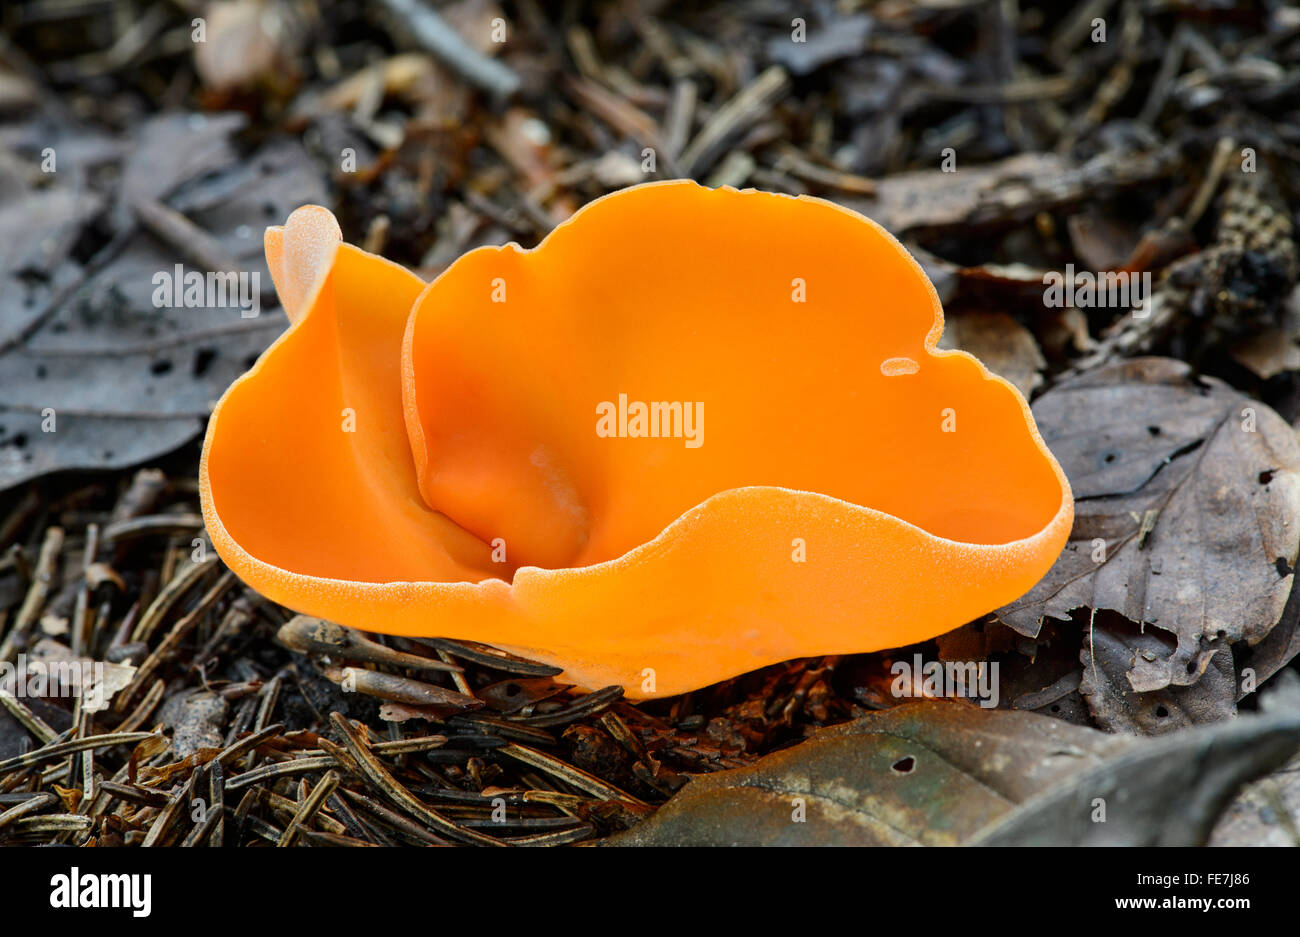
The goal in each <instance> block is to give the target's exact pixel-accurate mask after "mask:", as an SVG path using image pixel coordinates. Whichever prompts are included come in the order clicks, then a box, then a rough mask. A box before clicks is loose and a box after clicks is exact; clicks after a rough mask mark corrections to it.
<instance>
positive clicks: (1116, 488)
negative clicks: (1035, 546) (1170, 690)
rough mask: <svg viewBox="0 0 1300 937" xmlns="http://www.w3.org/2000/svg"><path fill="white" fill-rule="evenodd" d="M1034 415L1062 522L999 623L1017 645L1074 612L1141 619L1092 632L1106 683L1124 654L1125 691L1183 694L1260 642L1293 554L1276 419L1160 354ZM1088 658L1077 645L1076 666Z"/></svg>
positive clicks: (1115, 370)
mask: <svg viewBox="0 0 1300 937" xmlns="http://www.w3.org/2000/svg"><path fill="white" fill-rule="evenodd" d="M1034 414H1035V418H1036V419H1037V421H1038V426H1039V429H1040V431H1041V432H1042V434H1043V438H1044V440H1045V441H1046V442H1047V444H1048V446H1049V447H1050V448H1051V449H1052V452H1053V453H1055V455H1056V457H1057V458H1058V459H1059V460H1060V462H1061V465H1062V467H1063V468H1064V469H1065V471H1066V474H1067V475H1068V476H1069V478H1070V483H1071V486H1072V488H1073V490H1074V496H1075V524H1074V530H1073V532H1072V534H1071V539H1070V542H1069V544H1068V545H1067V546H1066V549H1065V550H1064V552H1063V553H1062V554H1061V556H1060V558H1059V559H1058V560H1057V562H1056V565H1055V566H1053V568H1052V569H1051V570H1050V571H1049V572H1048V574H1047V575H1046V576H1045V577H1044V578H1043V580H1042V581H1041V582H1040V583H1039V584H1038V585H1037V586H1036V587H1035V588H1034V589H1033V590H1032V591H1030V592H1029V593H1028V594H1027V595H1026V596H1025V597H1023V598H1022V599H1019V600H1018V601H1016V602H1014V603H1012V604H1011V605H1008V606H1006V607H1005V608H1003V609H1001V610H1000V611H999V612H998V613H997V616H998V618H999V619H1000V620H1001V621H1003V622H1004V623H1006V624H1008V625H1010V626H1011V627H1012V628H1015V629H1016V630H1017V631H1020V632H1021V633H1022V634H1026V635H1034V634H1037V632H1038V629H1039V627H1040V625H1041V624H1042V622H1043V619H1044V618H1046V617H1051V618H1058V619H1063V620H1065V619H1069V618H1070V613H1071V612H1072V611H1074V610H1076V609H1085V610H1098V611H1100V610H1107V609H1108V610H1111V611H1114V612H1117V613H1119V614H1120V615H1122V616H1123V617H1125V618H1127V619H1128V620H1129V621H1130V622H1135V623H1142V624H1143V628H1142V629H1140V630H1139V631H1137V632H1134V633H1132V634H1127V635H1126V634H1120V633H1117V632H1112V633H1111V634H1108V635H1104V636H1103V638H1102V646H1103V653H1102V654H1101V658H1102V660H1103V662H1104V666H1103V669H1104V670H1106V671H1107V672H1112V674H1113V671H1115V669H1116V668H1122V667H1124V666H1125V664H1126V658H1127V671H1126V677H1127V681H1128V684H1129V685H1130V687H1131V689H1132V690H1133V691H1135V692H1138V693H1151V692H1154V691H1158V690H1163V689H1164V688H1166V687H1170V686H1174V687H1186V686H1189V685H1191V684H1194V683H1196V682H1197V681H1199V680H1201V679H1202V677H1203V675H1205V674H1206V672H1207V668H1209V667H1210V664H1211V659H1212V658H1213V657H1214V656H1215V654H1216V653H1217V652H1218V649H1219V648H1221V647H1222V646H1223V645H1224V644H1239V643H1240V644H1245V645H1248V646H1254V645H1256V644H1259V643H1260V642H1261V641H1263V640H1264V639H1265V638H1266V637H1267V636H1268V634H1269V632H1270V631H1271V630H1272V629H1273V628H1274V626H1275V625H1276V624H1277V623H1278V621H1279V618H1280V617H1281V615H1282V610H1283V607H1284V606H1285V604H1286V601H1287V597H1288V596H1289V594H1290V592H1291V585H1292V579H1293V566H1294V564H1295V561H1296V553H1297V549H1298V548H1300V475H1297V472H1298V471H1300V443H1297V439H1296V434H1295V431H1294V430H1292V429H1291V427H1289V426H1288V425H1287V424H1286V423H1285V422H1284V421H1283V420H1282V418H1281V417H1279V416H1278V415H1277V414H1276V413H1274V412H1273V411H1272V410H1271V409H1269V408H1268V407H1267V406H1265V405H1264V404H1261V403H1259V402H1257V401H1253V400H1251V399H1249V398H1247V397H1245V396H1244V395H1242V394H1241V393H1239V392H1237V391H1235V390H1233V389H1232V388H1231V387H1229V386H1228V385H1226V384H1224V383H1222V382H1221V381H1218V380H1215V379H1213V378H1203V377H1196V376H1194V375H1193V374H1192V372H1191V368H1190V367H1189V366H1188V365H1186V364H1184V363H1182V362H1179V361H1174V360H1171V359H1163V358H1138V359H1133V360H1130V361H1125V362H1120V363H1117V364H1113V365H1109V366H1106V367H1103V368H1100V369H1098V370H1097V371H1096V372H1094V373H1091V374H1088V375H1085V376H1083V377H1080V378H1077V379H1075V380H1073V381H1069V382H1067V383H1065V384H1063V385H1061V386H1060V387H1058V388H1055V389H1053V390H1052V391H1050V392H1049V393H1047V394H1044V395H1043V396H1042V397H1041V398H1039V400H1038V402H1037V403H1036V404H1035V406H1034ZM1085 621H1086V619H1085ZM1093 626H1094V634H1093V639H1094V640H1093V653H1094V654H1095V653H1096V648H1097V633H1096V628H1097V627H1098V626H1097V623H1096V622H1095V621H1093ZM1100 627H1108V626H1106V625H1105V624H1104V623H1103V625H1102V626H1100ZM1153 628H1158V629H1161V631H1163V632H1166V633H1167V634H1168V635H1169V636H1171V640H1170V642H1169V643H1168V644H1167V646H1164V647H1156V646H1153V645H1151V640H1152V638H1151V637H1149V636H1147V634H1148V633H1149V632H1151V631H1152V629H1153ZM1135 634H1136V635H1138V636H1141V637H1140V640H1139V638H1138V637H1135V636H1134V635H1135ZM1111 641H1114V642H1117V643H1116V644H1115V646H1114V647H1112V646H1111V644H1110V642H1111ZM1088 650H1089V648H1088V642H1087V641H1085V647H1084V663H1085V665H1087V664H1088V663H1089V661H1090V658H1089V657H1088ZM1121 696H1122V694H1121ZM1090 699H1091V702H1092V708H1093V715H1094V717H1095V718H1097V719H1098V720H1099V721H1100V722H1101V724H1102V725H1105V726H1108V727H1111V728H1129V729H1132V728H1134V727H1135V726H1141V724H1142V722H1143V720H1141V719H1136V718H1134V717H1132V716H1131V715H1129V716H1123V717H1122V716H1121V715H1120V713H1119V711H1118V710H1117V709H1116V702H1115V700H1116V699H1117V698H1116V697H1114V696H1113V694H1111V695H1107V694H1100V695H1098V694H1094V696H1093V697H1091V698H1090ZM1219 699H1220V703H1219V704H1218V705H1219V706H1220V709H1222V706H1223V702H1222V700H1223V697H1222V696H1221V695H1220V697H1219ZM1198 705H1199V706H1200V707H1201V709H1202V711H1206V710H1205V709H1204V706H1203V705H1202V704H1198ZM1193 721H1196V720H1193Z"/></svg>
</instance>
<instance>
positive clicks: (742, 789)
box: [609, 701, 1300, 846]
mask: <svg viewBox="0 0 1300 937" xmlns="http://www.w3.org/2000/svg"><path fill="white" fill-rule="evenodd" d="M1297 749H1300V708H1296V707H1294V706H1293V707H1291V708H1289V709H1287V710H1286V711H1285V712H1281V713H1275V714H1271V715H1268V716H1242V717H1240V718H1238V719H1235V720H1233V721H1231V722H1229V723H1225V724H1222V725H1216V726H1212V727H1208V728H1197V729H1189V730H1186V731H1183V732H1179V733H1176V734H1174V735H1170V736H1167V737H1165V738H1161V739H1157V740H1147V739H1137V738H1134V737H1131V736H1127V737H1125V736H1115V735H1110V734H1108V733H1104V732H1098V731H1096V730H1094V729H1086V728H1083V727H1081V726H1072V725H1068V724H1066V723H1064V722H1061V721H1060V720H1057V719H1052V718H1049V717H1046V716H1039V715H1036V714H1034V713H1027V712H1008V711H1005V710H983V709H978V708H975V707H972V706H969V705H966V704H963V703H956V702H947V701H930V702H922V703H914V704H908V705H904V706H899V707H897V708H895V709H890V710H885V711H882V712H878V713H873V714H871V715H870V716H867V717H865V718H863V719H860V720H858V721H856V722H852V723H848V724H846V725H843V726H836V727H834V728H831V729H823V730H821V731H819V732H817V733H816V734H815V735H814V736H813V737H812V738H811V739H809V740H808V741H806V742H804V743H802V744H800V745H797V746H795V747H794V748H790V749H786V750H785V751H781V752H778V753H776V754H773V755H769V756H768V757H766V758H763V759H761V760H760V761H759V762H757V763H756V764H754V765H752V766H750V767H747V768H742V769H738V770H734V771H722V772H719V773H717V774H712V775H705V776H702V777H697V778H695V779H693V780H692V781H691V782H690V784H688V785H687V786H686V788H685V789H684V790H683V791H682V792H680V793H679V794H677V796H676V797H674V798H673V799H672V800H670V801H669V802H668V804H667V805H665V806H664V807H662V808H661V809H660V810H659V812H658V813H656V814H655V815H654V816H653V817H651V818H650V819H648V820H646V821H645V822H644V823H642V824H641V825H640V826H638V827H636V828H635V829H633V830H631V831H629V832H628V833H625V834H622V835H620V836H617V837H614V838H613V839H612V840H610V841H609V842H610V844H611V845H647V846H667V845H710V846H711V845H898V844H922V845H956V844H972V845H973V844H1000V845H1011V844H1029V843H1057V844H1085V843H1110V844H1116V845H1137V844H1179V843H1203V842H1204V841H1205V839H1206V838H1207V837H1208V835H1209V832H1210V829H1211V827H1212V825H1213V823H1214V820H1215V818H1216V817H1217V816H1218V815H1219V812H1220V811H1221V809H1222V808H1223V805H1224V804H1225V803H1226V802H1227V801H1228V799H1229V798H1230V797H1231V796H1232V794H1233V792H1234V791H1236V790H1237V789H1238V788H1239V787H1240V786H1241V785H1242V784H1244V783H1246V782H1247V781H1250V780H1252V779H1253V778H1256V777H1258V776H1260V775H1262V774H1264V773H1266V772H1268V771H1269V770H1272V769H1273V768H1275V767H1276V766H1278V765H1279V764H1281V763H1282V762H1284V761H1285V760H1286V759H1287V758H1288V757H1290V755H1291V754H1292V753H1294V752H1295V751H1296V750H1297ZM801 815H802V817H803V819H802V820H800V819H799V817H800V816H801Z"/></svg>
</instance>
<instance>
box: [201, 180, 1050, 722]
mask: <svg viewBox="0 0 1300 937" xmlns="http://www.w3.org/2000/svg"><path fill="white" fill-rule="evenodd" d="M332 222H333V218H332V216H330V215H329V213H328V212H326V211H325V210H324V209H319V208H316V207H314V206H309V207H306V208H303V209H299V210H298V211H297V212H295V213H294V215H293V216H291V218H290V220H289V222H288V224H287V225H286V226H285V228H283V229H278V228H273V229H270V230H268V232H267V258H268V264H269V266H270V268H271V270H272V274H273V276H274V278H275V281H276V287H277V289H278V290H279V292H280V294H281V297H282V301H283V302H284V304H285V307H286V310H287V311H288V313H289V315H290V319H291V321H292V323H293V324H292V325H291V327H290V329H289V330H288V331H287V332H286V333H285V334H284V335H283V336H282V337H281V338H280V339H279V340H278V341H277V342H276V343H275V344H274V345H273V346H272V347H271V348H270V349H269V350H268V351H267V352H266V353H265V354H264V355H263V356H262V358H261V359H260V360H259V361H258V363H257V364H256V365H255V366H254V368H253V369H252V370H251V371H250V372H249V373H248V374H246V375H245V376H244V377H242V378H241V379H240V380H238V381H237V382H236V383H235V384H234V385H233V386H232V387H231V388H230V390H229V391H228V392H227V393H226V395H225V396H224V397H223V398H222V400H221V402H220V403H219V405H218V407H217V409H216V410H215V411H214V413H213V416H212V419H211V421H210V424H209V428H208V435H207V439H206V441H205V444H204V454H203V464H202V468H201V489H202V495H203V509H204V516H205V519H206V521H207V525H208V529H209V532H210V534H211V536H212V539H213V543H214V545H215V546H216V548H217V550H218V552H219V553H220V554H221V556H222V558H223V559H224V560H225V561H226V563H227V564H228V565H229V566H230V567H231V568H232V569H233V570H234V571H235V572H236V573H237V574H238V575H240V577H241V578H243V579H244V580H245V581H246V582H248V583H249V584H250V585H252V586H253V587H254V588H256V589H258V590H259V591H261V592H262V593H264V594H265V595H267V596H268V597H270V598H272V599H274V600H276V601H279V602H282V603H283V604H285V605H287V606H289V607H291V608H293V609H295V610H297V611H300V612H303V613H307V614H312V615H317V616H320V617H324V618H329V619H331V620H334V621H337V622H340V623H342V624H346V625H350V626H353V627H358V628H363V629H366V630H372V631H379V632H386V633H392V634H408V635H427V636H443V637H450V638H459V639H468V640H475V641H481V642H485V643H489V644H493V645H496V646H498V647H502V648H504V649H506V650H512V651H515V652H518V653H522V654H525V655H528V656H530V657H533V658H535V659H539V660H543V661H546V662H548V663H553V664H555V665H557V666H561V667H563V668H565V670H566V674H567V676H566V677H565V679H567V680H570V681H572V682H575V683H577V684H579V685H582V686H585V687H588V688H597V687H601V686H606V685H609V684H621V685H623V686H624V687H625V688H626V689H627V690H628V693H629V695H630V696H634V697H645V696H666V695H671V694H675V693H679V692H684V691H686V690H690V689H695V688H698V687H701V686H706V685H708V684H711V683H714V682H716V681H718V680H722V679H725V678H727V677H730V676H733V675H735V674H738V673H742V672H745V671H747V670H751V669H754V668H756V667H760V666H764V665H767V664H771V663H776V662H779V661H782V660H786V659H789V658H793V657H803V656H812V655H819V654H830V653H849V652H862V651H871V650H879V649H883V648H890V647H900V646H904V645H907V644H911V643H914V642H917V641H920V640H925V639H928V638H931V637H934V636H936V635H938V634H942V633H944V632H946V631H948V630H951V629H952V628H955V627H957V626H959V625H961V624H963V623H965V622H967V621H970V620H972V619H973V618H976V617H978V616H979V615H982V614H984V613H986V612H989V611H991V610H993V609H995V608H997V607H999V606H1001V605H1003V604H1005V603H1007V602H1009V601H1011V600H1013V599H1015V598H1017V597H1019V596H1020V595H1022V594H1023V593H1024V592H1026V591H1028V590H1029V589H1030V588H1031V587H1032V586H1033V584H1034V583H1035V582H1036V581H1037V580H1038V579H1039V578H1040V577H1041V576H1042V575H1043V574H1044V573H1045V572H1046V571H1047V569H1048V568H1049V567H1050V566H1051V565H1052V562H1053V561H1054V560H1055V558H1056V556H1057V554H1058V553H1059V552H1060V550H1061V548H1062V547H1063V546H1064V544H1065V541H1066V538H1067V536H1068V533H1069V530H1070V525H1071V521H1072V518H1073V504H1072V500H1071V497H1070V491H1069V486H1068V483H1067V482H1066V479H1065V476H1064V474H1063V473H1062V472H1061V470H1060V467H1059V466H1058V465H1057V463H1056V461H1055V460H1054V459H1053V458H1052V456H1051V453H1050V452H1048V450H1047V449H1046V447H1045V445H1044V444H1043V442H1042V439H1041V437H1040V436H1039V434H1038V432H1037V429H1036V428H1035V426H1034V423H1033V419H1032V417H1031V415H1030V413H1029V409H1028V406H1027V405H1026V403H1025V401H1024V399H1023V398H1022V397H1021V396H1020V394H1019V393H1018V392H1017V391H1016V390H1015V389H1014V388H1012V387H1011V385H1010V384H1008V383H1007V382H1005V381H1003V380H1002V379H1000V378H997V377H995V376H992V375H990V374H989V373H988V372H987V371H985V369H984V368H983V366H982V365H981V364H980V363H979V362H978V361H977V360H975V359H974V358H973V357H971V356H970V355H967V354H965V353H962V352H956V351H937V350H936V349H935V343H936V342H937V341H938V338H939V335H940V333H941V331H942V326H943V319H942V311H941V309H940V306H939V302H938V298H937V296H936V295H935V292H934V289H933V287H932V286H931V285H930V283H929V281H928V280H927V279H926V277H925V275H924V273H922V271H921V269H920V267H919V265H917V264H916V262H915V261H914V260H913V259H912V258H911V256H910V255H908V254H907V252H906V251H905V250H904V249H903V248H902V246H901V245H899V244H898V243H897V241H895V240H894V239H893V238H892V237H891V236H890V235H888V234H887V233H886V232H884V230H883V229H881V228H880V227H879V226H877V225H875V224H874V223H873V222H870V221H868V220H867V219H865V218H862V217H861V216H859V215H857V214H855V213H853V212H850V211H847V210H845V209H843V208H840V207H838V206H835V205H832V204H830V203H828V202H824V201H821V200H817V199H811V198H806V197H799V198H794V197H789V196H781V195H773V194H768V193H762V192H754V191H743V192H738V191H735V190H733V189H719V190H710V189H706V188H702V187H700V186H697V185H696V184H694V183H691V182H670V183H654V184H649V185H644V186H638V187H635V188H632V189H627V190H623V191H621V192H618V193H615V194H614V195H610V196H607V197H605V198H603V199H600V200H597V201H596V202H593V203H591V204H590V205H588V206H587V207H585V208H584V209H582V210H581V211H580V212H578V213H577V214H576V215H575V216H574V217H573V218H572V219H570V220H569V221H568V222H566V223H565V224H563V225H561V226H560V227H558V228H557V229H556V230H555V231H553V232H552V233H551V235H549V236H548V237H547V238H546V240H545V241H544V242H543V243H542V244H541V245H539V246H538V247H537V248H536V249H534V250H532V251H525V250H522V249H520V248H519V247H517V246H516V245H513V244H511V245H507V246H505V247H500V248H479V249H477V250H473V251H470V252H469V253H467V254H465V255H464V256H463V257H461V258H460V259H459V260H458V261H457V262H456V263H454V264H453V265H452V266H451V267H450V268H448V270H447V271H446V272H444V273H443V274H442V275H441V276H440V277H438V278H437V279H436V280H435V281H434V282H433V283H431V284H428V285H427V286H426V285H425V284H424V283H423V282H422V281H421V280H419V278H417V277H415V276H414V275H413V274H411V273H409V272H407V271H406V270H404V269H402V268H401V267H399V266H397V265H394V264H391V263H389V262H388V261H385V260H383V259H382V258H379V257H375V256H372V255H369V254H366V253H365V252H363V251H360V250H358V249H357V248H354V247H351V246H349V245H346V244H340V243H339V234H338V228H337V224H336V223H332ZM638 405H640V409H639V408H638ZM638 414H640V416H638ZM652 419H653V422H651V421H652Z"/></svg>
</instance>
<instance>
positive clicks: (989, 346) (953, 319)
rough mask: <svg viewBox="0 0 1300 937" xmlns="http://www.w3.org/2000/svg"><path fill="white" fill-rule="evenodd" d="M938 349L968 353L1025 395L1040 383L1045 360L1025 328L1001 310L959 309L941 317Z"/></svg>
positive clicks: (1030, 392) (1045, 363) (1045, 364)
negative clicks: (969, 310)
mask: <svg viewBox="0 0 1300 937" xmlns="http://www.w3.org/2000/svg"><path fill="white" fill-rule="evenodd" d="M939 347H940V348H960V349H961V350H962V351H966V352H970V353H971V354H972V355H974V356H975V357H976V358H979V359H980V361H982V362H984V366H985V367H986V368H988V369H989V370H990V371H992V372H993V373H994V374H996V375H998V376H999V377H1004V378H1006V379H1007V380H1008V381H1010V382H1011V383H1012V384H1014V385H1015V386H1016V389H1017V390H1018V391H1020V393H1022V394H1024V395H1025V397H1026V398H1028V397H1029V396H1031V395H1032V394H1033V392H1034V391H1035V390H1036V389H1037V388H1038V385H1040V384H1042V383H1043V376H1042V374H1041V373H1040V372H1041V371H1042V370H1043V368H1044V367H1046V366H1047V362H1046V361H1045V360H1044V358H1043V353H1042V351H1040V350H1039V348H1038V343H1037V342H1036V341H1034V336H1033V335H1032V334H1030V332H1029V330H1028V329H1027V328H1025V327H1024V326H1023V325H1021V324H1020V323H1019V322H1017V321H1016V320H1015V319H1013V318H1012V317H1011V316H1009V315H1007V314H1006V313H1005V312H984V311H979V312H963V313H956V314H953V315H950V316H945V317H944V323H943V337H942V338H940V339H939Z"/></svg>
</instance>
